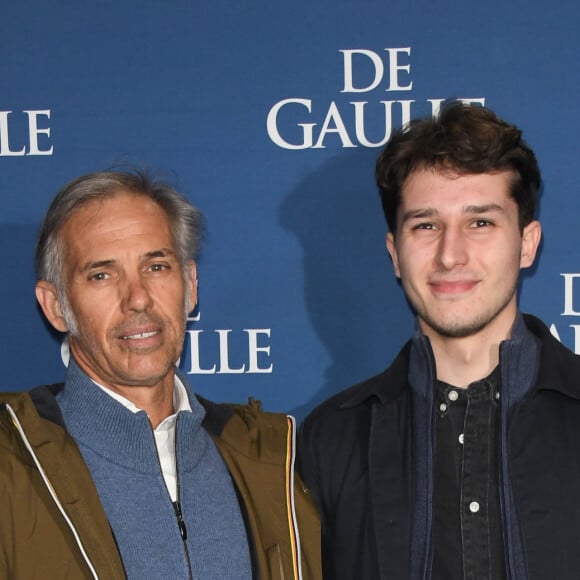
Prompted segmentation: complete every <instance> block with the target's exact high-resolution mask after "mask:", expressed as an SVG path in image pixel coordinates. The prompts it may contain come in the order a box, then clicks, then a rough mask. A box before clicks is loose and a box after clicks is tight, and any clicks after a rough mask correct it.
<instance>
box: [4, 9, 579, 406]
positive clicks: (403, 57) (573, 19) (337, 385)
mask: <svg viewBox="0 0 580 580" xmlns="http://www.w3.org/2000/svg"><path fill="white" fill-rule="evenodd" d="M579 26H580V5H579V4H578V3H577V2H576V1H573V0H561V1H560V2H556V3H555V2H547V1H546V0H539V1H537V2H533V3H530V2H528V1H523V0H512V1H511V2H500V1H499V0H490V1H488V2H486V3H475V2H462V3H459V2H454V1H452V0H442V1H441V2H436V3H435V2H431V1H415V2H409V1H406V0H397V1H385V0H383V1H378V0H365V1H363V2H360V1H359V2H354V1H351V0H349V1H347V0H344V1H338V2H337V1H333V2H331V1H329V0H319V1H318V2H315V3H313V2H306V1H304V0H295V1H294V2H292V3H289V4H283V5H280V4H273V3H271V2H265V1H255V2H248V3H234V2H231V1H227V2H226V1H223V0H214V1H213V2H211V3H198V2H192V1H191V0H168V1H166V2H158V1H157V0H149V1H147V0H140V1H139V2H137V1H134V2H130V1H127V0H115V1H114V2H113V1H108V0H102V1H95V2H78V0H74V1H72V0H60V1H59V2H52V3H45V2H41V1H40V0H30V1H29V2H22V3H16V2H14V3H9V4H6V5H5V6H4V7H3V9H2V16H1V19H0V29H1V32H2V33H1V35H0V50H1V54H2V59H0V78H1V80H2V82H1V87H2V90H1V92H0V173H1V175H2V182H1V183H2V186H1V189H0V244H1V247H2V248H3V249H4V259H3V260H2V262H1V264H2V265H1V268H2V283H1V287H0V300H1V303H2V306H3V316H2V324H1V326H0V329H1V330H0V332H1V335H0V345H1V347H0V365H1V366H2V371H3V372H2V379H1V383H0V389H2V390H20V389H23V388H29V387H31V386H34V385H35V384H39V383H46V382H55V381H59V380H61V379H62V377H63V373H64V369H63V365H62V362H61V358H60V337H58V336H57V335H55V334H53V333H52V332H51V331H50V329H49V328H48V326H47V324H46V323H45V322H44V321H43V319H42V316H41V314H40V312H39V309H38V308H37V306H36V304H35V298H34V291H33V289H34V273H33V257H32V255H33V247H34V242H35V236H36V231H37V228H38V224H39V222H40V219H41V217H42V215H43V213H44V211H45V210H46V208H47V205H48V203H49V201H50V199H51V198H52V197H53V195H54V194H55V193H56V191H57V190H58V189H59V188H60V187H61V186H62V185H64V184H65V183H66V182H68V181H70V180H71V179H72V178H74V177H76V176H78V175H80V174H82V173H86V172H89V171H95V170H100V169H103V168H106V167H110V166H112V165H117V164H119V163H129V164H134V165H140V166H145V167H148V168H150V169H151V170H152V171H153V172H154V173H156V174H158V175H161V176H162V177H165V178H167V179H168V180H169V181H171V182H172V183H173V184H174V185H176V186H177V187H178V188H179V189H180V190H181V191H182V192H183V193H184V194H185V195H186V196H187V197H188V198H190V199H191V200H192V201H193V202H194V203H196V204H197V205H198V206H199V207H200V208H201V209H202V211H203V212H204V213H205V215H206V218H207V224H208V229H209V235H208V238H207V241H206V244H205V248H204V252H203V256H202V259H201V261H200V264H199V269H200V310H199V312H198V313H197V316H196V318H198V320H195V321H193V320H192V321H191V322H190V324H189V326H188V333H187V337H186V342H185V350H184V355H183V357H182V362H181V364H182V367H183V368H184V369H185V370H186V371H187V372H188V373H190V376H191V380H192V383H193V384H194V385H195V388H196V389H197V390H198V391H199V392H200V393H202V394H204V395H205V396H208V397H210V398H213V399H216V400H233V401H242V400H244V399H245V398H246V397H247V396H248V395H249V394H253V395H254V396H256V397H257V398H260V399H262V401H263V402H264V405H265V406H266V407H267V408H269V409H272V410H292V411H294V412H295V413H296V414H297V415H298V416H299V417H301V416H303V414H304V413H305V412H306V411H307V410H309V409H310V408H312V406H313V405H315V404H316V403H317V402H319V401H321V400H322V399H323V398H326V397H327V396H329V395H330V394H332V393H333V392H335V391H337V390H339V389H342V388H344V387H346V386H348V385H350V384H351V383H353V382H356V381H359V380H362V379H364V378H366V377H367V376H370V375H371V374H374V373H376V372H378V371H380V370H381V369H382V368H384V367H385V366H387V365H388V363H389V362H390V360H391V359H392V358H393V356H394V355H395V354H396V352H397V351H398V349H399V348H400V347H401V346H402V344H403V343H404V341H405V340H406V339H407V337H408V336H409V334H410V333H411V331H412V328H413V317H412V314H411V312H410V311H409V309H408V307H407V305H406V302H405V300H404V297H403V295H402V292H401V289H400V288H399V287H398V284H397V282H396V280H395V278H394V276H393V274H392V269H391V265H390V261H389V259H388V257H387V253H386V250H385V247H384V235H385V229H386V228H385V224H384V221H383V218H382V215H381V209H380V203H379V200H378V194H377V191H376V186H375V184H374V181H373V171H374V160H375V158H376V156H377V153H378V150H379V149H378V148H379V146H380V144H381V143H383V142H384V140H385V138H386V137H388V135H389V133H390V131H391V129H392V128H393V127H399V126H400V125H401V123H402V122H404V121H405V120H408V119H409V118H411V117H416V116H424V115H427V114H430V113H431V112H432V111H433V110H436V108H437V106H438V104H439V103H440V102H441V100H442V99H445V98H462V99H468V100H474V101H476V102H485V104H486V105H488V106H489V107H491V108H492V109H494V110H496V111H497V112H498V113H499V114H500V115H502V116H504V117H505V118H506V119H508V120H510V121H512V122H515V123H516V124H518V125H519V126H520V127H521V128H522V129H523V130H524V134H525V136H526V138H527V140H528V142H529V143H530V145H531V146H532V147H533V148H534V150H535V151H536V153H537V155H538V158H539V161H540V165H541V168H542V170H543V175H544V181H545V185H544V190H543V195H542V206H541V214H540V218H541V220H542V222H543V226H544V236H545V237H544V242H543V245H542V249H541V252H540V257H539V262H538V264H537V266H536V267H534V269H533V270H532V271H530V272H528V273H527V274H526V276H525V279H524V282H523V286H522V295H521V300H522V306H523V309H524V310H526V311H532V312H534V313H536V314H538V315H539V316H540V317H541V318H543V319H544V320H545V321H546V322H547V323H548V324H549V325H553V331H554V332H555V333H557V334H558V335H559V337H560V338H561V340H562V341H563V342H564V343H565V344H567V345H568V346H569V347H570V348H572V349H578V350H580V280H579V278H580V260H579V259H578V248H580V239H579V238H580V231H579V228H578V226H577V224H578V221H579V219H580V196H579V191H578V185H577V173H576V171H577V167H578V165H579V161H580V137H579V134H580V116H579V115H578V113H577V108H578V105H577V101H578V97H577V95H578V93H579V90H580V78H579V73H578V64H577V63H578V61H579V60H580V35H579V34H578V29H579Z"/></svg>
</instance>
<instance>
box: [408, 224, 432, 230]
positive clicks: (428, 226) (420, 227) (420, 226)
mask: <svg viewBox="0 0 580 580" xmlns="http://www.w3.org/2000/svg"><path fill="white" fill-rule="evenodd" d="M413 229H415V230H434V229H435V224H431V223H422V224H417V225H416V226H415V227H414V228H413Z"/></svg>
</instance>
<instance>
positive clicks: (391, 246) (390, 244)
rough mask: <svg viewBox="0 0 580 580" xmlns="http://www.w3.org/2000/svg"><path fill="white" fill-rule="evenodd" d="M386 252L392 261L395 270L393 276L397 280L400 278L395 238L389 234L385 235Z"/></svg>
mask: <svg viewBox="0 0 580 580" xmlns="http://www.w3.org/2000/svg"><path fill="white" fill-rule="evenodd" d="M387 251H388V252H389V255H390V256H391V260H392V261H393V269H394V270H395V276H396V277H397V278H400V277H401V272H400V270H399V259H398V258H397V248H396V246H395V236H393V234H392V233H391V232H388V233H387Z"/></svg>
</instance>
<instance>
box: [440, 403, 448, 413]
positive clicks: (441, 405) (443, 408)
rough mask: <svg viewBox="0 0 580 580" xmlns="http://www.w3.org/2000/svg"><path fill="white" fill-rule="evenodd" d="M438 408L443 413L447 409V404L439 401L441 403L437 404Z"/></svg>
mask: <svg viewBox="0 0 580 580" xmlns="http://www.w3.org/2000/svg"><path fill="white" fill-rule="evenodd" d="M439 410H440V411H441V412H442V413H445V411H447V405H446V404H445V403H441V404H440V405H439Z"/></svg>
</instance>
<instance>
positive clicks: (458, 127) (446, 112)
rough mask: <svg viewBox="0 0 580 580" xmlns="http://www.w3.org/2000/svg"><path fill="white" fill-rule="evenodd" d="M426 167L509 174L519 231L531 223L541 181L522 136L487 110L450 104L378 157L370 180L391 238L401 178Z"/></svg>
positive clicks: (464, 172)
mask: <svg viewBox="0 0 580 580" xmlns="http://www.w3.org/2000/svg"><path fill="white" fill-rule="evenodd" d="M426 169H427V170H429V169H434V170H441V171H451V172H453V173H457V174H459V175H467V174H478V173H493V172H496V171H512V172H513V175H514V178H513V181H512V184H511V191H510V194H511V196H512V198H513V199H514V201H515V202H516V203H517V204H518V208H519V213H518V217H519V226H520V229H521V230H523V228H524V227H525V226H526V225H528V224H529V223H530V222H531V221H532V220H533V219H534V216H535V213H536V206H537V203H538V191H539V189H540V186H541V181H542V180H541V175H540V169H539V167H538V163H537V161H536V156H535V155H534V152H533V151H532V150H531V149H530V147H529V146H528V145H527V144H526V143H525V141H524V140H523V139H522V132H521V131H520V130H519V129H518V128H517V127H516V126H515V125H510V124H508V123H506V122H505V121H503V120H502V119H500V118H499V117H498V116H497V115H496V114H495V113H494V112H493V111H491V110H490V109H487V108H485V107H481V106H475V105H471V106H470V105H465V104H463V103H461V102H452V103H449V104H447V105H446V106H444V107H443V108H442V110H441V113H440V115H439V116H438V117H437V118H427V119H419V120H415V121H412V122H411V123H410V124H408V125H407V126H405V127H403V128H402V129H400V130H398V131H397V132H396V133H395V134H394V135H393V136H392V138H391V139H390V140H389V142H388V143H387V144H386V146H385V148H384V149H383V151H382V152H381V154H380V155H379V158H378V160H377V165H376V172H375V176H376V180H377V185H378V186H379V190H380V194H381V202H382V205H383V211H384V213H385V218H386V220H387V224H388V226H389V230H390V231H391V232H392V233H393V234H396V229H397V210H398V208H399V205H400V203H401V191H402V189H403V187H404V185H405V182H406V180H407V178H408V177H409V175H410V174H411V173H413V172H415V171H421V170H426Z"/></svg>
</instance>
